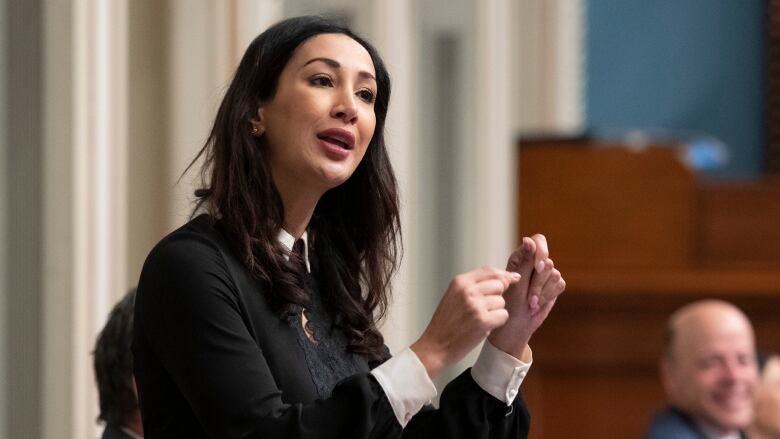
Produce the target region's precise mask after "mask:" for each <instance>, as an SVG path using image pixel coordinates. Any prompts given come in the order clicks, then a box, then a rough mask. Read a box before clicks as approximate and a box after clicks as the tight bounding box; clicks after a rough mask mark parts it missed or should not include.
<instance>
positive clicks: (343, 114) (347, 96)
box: [331, 90, 358, 124]
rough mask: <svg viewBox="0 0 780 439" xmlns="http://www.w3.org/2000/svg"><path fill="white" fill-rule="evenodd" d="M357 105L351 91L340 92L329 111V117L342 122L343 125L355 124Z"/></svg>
mask: <svg viewBox="0 0 780 439" xmlns="http://www.w3.org/2000/svg"><path fill="white" fill-rule="evenodd" d="M357 114H358V112H357V103H356V102H355V96H354V95H353V94H352V91H351V90H350V91H346V90H345V91H342V92H340V93H339V94H338V100H337V101H336V102H335V105H334V106H333V109H332V110H331V116H333V117H336V118H339V119H341V120H343V121H344V122H345V123H349V124H354V123H355V122H357Z"/></svg>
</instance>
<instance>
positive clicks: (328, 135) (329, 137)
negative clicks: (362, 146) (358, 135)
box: [317, 128, 355, 149]
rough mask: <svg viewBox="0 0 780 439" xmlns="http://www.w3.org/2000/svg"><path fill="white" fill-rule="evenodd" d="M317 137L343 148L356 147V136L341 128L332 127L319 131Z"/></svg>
mask: <svg viewBox="0 0 780 439" xmlns="http://www.w3.org/2000/svg"><path fill="white" fill-rule="evenodd" d="M317 138H318V139H320V140H322V141H324V142H327V143H329V144H331V145H335V146H337V147H340V148H343V149H353V148H354V147H355V136H354V135H353V134H352V133H350V132H349V131H347V130H345V129H341V128H331V129H327V130H324V131H320V132H319V133H317Z"/></svg>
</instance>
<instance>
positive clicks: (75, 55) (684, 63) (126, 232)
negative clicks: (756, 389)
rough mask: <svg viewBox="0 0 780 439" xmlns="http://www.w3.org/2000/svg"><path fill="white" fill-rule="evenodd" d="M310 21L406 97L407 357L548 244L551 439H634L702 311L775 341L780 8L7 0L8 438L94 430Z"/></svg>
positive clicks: (0, 389) (545, 404)
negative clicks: (266, 75)
mask: <svg viewBox="0 0 780 439" xmlns="http://www.w3.org/2000/svg"><path fill="white" fill-rule="evenodd" d="M301 14H324V15H328V16H332V17H335V18H337V19H340V20H342V21H344V22H346V23H348V24H349V25H351V26H352V27H353V28H354V29H355V30H356V31H358V33H360V34H362V35H364V36H366V37H367V38H368V39H369V40H371V41H372V42H373V43H374V44H375V45H376V46H377V47H378V49H379V51H380V53H382V55H383V57H384V59H385V61H386V63H387V65H388V68H389V70H390V72H391V75H392V78H393V87H394V88H393V98H392V104H391V106H390V114H389V118H388V124H387V134H388V144H389V146H390V149H391V154H392V159H393V161H394V165H395V168H396V171H397V174H398V177H399V180H400V182H401V186H402V193H401V196H402V203H403V208H402V209H403V210H402V214H403V227H404V243H405V254H404V262H403V265H402V268H401V271H400V273H399V274H398V276H397V278H396V282H395V300H394V303H393V307H392V309H391V317H390V318H389V319H388V320H387V321H386V322H385V324H384V330H383V332H384V333H385V335H386V337H387V342H388V344H389V345H390V347H391V350H393V351H395V350H398V349H401V348H402V347H404V346H406V345H408V344H409V343H410V342H412V341H413V340H414V339H415V338H416V337H417V336H418V335H419V334H420V332H421V331H422V329H423V328H424V327H425V325H426V324H427V322H428V319H429V317H430V315H431V314H432V312H433V309H434V308H435V306H436V304H437V303H438V300H439V297H440V294H441V292H442V291H443V289H444V288H445V287H446V285H447V283H448V282H449V280H450V278H451V277H452V276H453V275H454V274H456V273H458V272H460V271H464V270H468V269H471V268H473V267H475V266H479V265H483V264H491V265H496V266H503V265H504V263H505V260H506V257H507V255H508V254H509V252H510V251H511V249H512V248H513V247H514V246H515V245H516V243H517V242H518V241H519V237H520V236H522V235H523V234H529V233H535V232H542V233H545V234H546V235H547V236H548V239H549V241H550V244H551V249H552V257H553V259H554V260H555V261H556V266H558V267H559V268H560V269H561V271H562V272H563V273H564V276H565V278H566V279H567V283H568V285H569V286H568V289H567V293H566V295H565V296H564V298H563V299H562V300H561V301H560V302H559V303H558V305H557V307H556V311H555V312H554V314H553V315H552V316H551V317H550V319H549V320H548V322H547V323H546V325H545V326H544V327H543V328H542V329H541V330H540V331H539V332H538V334H537V335H536V337H535V338H534V340H533V341H532V346H533V348H534V357H535V360H534V367H533V369H532V372H531V373H530V375H529V377H528V378H527V380H526V383H525V384H524V385H523V386H524V392H525V396H526V399H527V400H528V403H529V406H530V409H531V411H532V413H533V423H532V433H531V434H532V437H534V438H542V437H544V438H568V437H572V436H574V435H575V434H576V437H579V438H589V437H594V438H595V437H636V436H638V435H639V433H640V432H642V431H643V430H644V428H645V426H646V425H647V422H648V421H649V419H650V416H651V414H652V412H653V411H654V410H656V409H658V408H660V407H661V406H662V405H663V395H662V393H661V389H660V385H659V384H658V380H657V378H656V368H655V361H656V358H657V356H658V355H659V353H660V348H661V341H662V333H663V323H664V321H665V318H666V317H667V315H668V314H669V313H670V312H671V311H672V310H673V309H675V308H676V307H678V306H680V305H682V304H683V303H686V302H688V301H691V300H694V299H697V298H701V297H721V298H724V299H727V300H731V301H732V302H734V303H736V304H737V305H739V306H740V307H742V308H743V309H744V310H745V311H746V312H747V313H748V315H749V316H750V317H751V319H753V322H754V324H755V325H756V329H757V334H758V343H759V345H761V346H763V347H765V348H767V349H770V350H775V351H778V350H780V320H778V319H777V315H778V311H780V253H778V249H780V227H778V225H779V224H780V181H778V175H780V134H779V133H780V44H779V43H778V39H780V1H778V0H741V1H739V2H736V1H718V0H674V1H672V0H660V1H654V2H646V1H641V0H514V1H510V0H484V1H479V0H416V1H415V0H321V1H315V0H0V101H2V106H0V144H2V147H3V149H2V154H0V179H2V180H0V242H2V243H3V245H2V247H1V248H0V291H1V292H2V294H0V328H1V329H0V437H8V438H30V439H36V438H54V437H73V438H77V437H78V438H83V437H98V434H99V431H100V429H99V428H98V426H97V425H96V424H95V422H94V420H95V418H96V416H97V395H96V391H95V386H94V379H93V375H92V363H91V361H92V358H91V351H92V349H93V343H94V339H95V336H96V334H97V332H98V330H99V329H100V328H101V327H102V325H103V323H104V322H105V319H106V316H107V314H108V311H109V310H110V307H111V306H112V305H113V303H114V302H115V301H116V300H117V299H119V298H120V297H121V296H122V295H123V294H124V293H125V291H127V289H128V288H129V287H131V286H133V285H135V283H136V282H137V279H138V275H139V273H140V270H141V267H142V264H143V261H144V258H145V256H146V254H147V253H148V252H149V250H150V249H151V248H152V246H153V245H154V244H155V243H156V242H157V241H158V240H159V239H160V238H162V237H163V236H164V235H165V234H166V233H168V232H169V231H171V230H173V229H174V228H176V227H177V226H178V225H180V224H182V223H183V222H184V221H186V219H187V217H188V215H189V214H190V213H191V208H192V205H191V200H192V191H193V188H194V186H195V185H196V184H197V181H198V177H199V176H198V175H197V173H195V172H191V173H189V174H185V175H182V172H183V171H184V169H185V167H186V166H187V164H189V162H190V161H191V160H192V159H193V158H194V155H195V153H196V152H197V151H198V149H199V148H200V147H201V146H202V144H203V142H204V140H205V138H206V136H207V134H208V131H209V129H210V127H211V123H212V120H213V117H214V115H215V112H216V108H217V105H218V103H219V100H220V98H221V95H222V93H223V91H224V90H225V88H226V86H227V84H228V82H229V80H230V77H231V74H232V71H233V69H234V68H235V66H236V65H237V62H238V60H239V59H240V57H241V55H242V53H243V50H244V48H245V47H246V46H247V45H248V43H249V42H250V41H251V39H252V38H254V37H255V36H256V35H257V34H258V33H259V32H261V31H262V30H263V29H265V28H266V27H267V26H268V25H269V24H271V23H273V22H275V21H277V20H279V19H281V18H284V17H288V16H294V15H301ZM196 169H197V168H196ZM472 361H473V358H469V359H466V360H464V362H463V366H464V367H465V366H468V365H469V364H470V363H471V362H472ZM456 373H457V371H456V370H453V371H452V373H451V374H450V377H452V376H454V375H455V374H456ZM445 378H449V377H445ZM443 382H446V380H443V381H442V383H443ZM574 432H576V433H574Z"/></svg>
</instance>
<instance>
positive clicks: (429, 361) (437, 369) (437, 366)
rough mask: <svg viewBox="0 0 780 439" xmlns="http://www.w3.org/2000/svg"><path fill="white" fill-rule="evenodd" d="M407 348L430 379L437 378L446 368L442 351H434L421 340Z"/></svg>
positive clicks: (434, 349) (433, 348)
mask: <svg viewBox="0 0 780 439" xmlns="http://www.w3.org/2000/svg"><path fill="white" fill-rule="evenodd" d="M409 348H410V349H411V350H412V352H414V354H415V355H417V358H418V359H419V360H420V363H422V364H423V366H425V371H426V372H427V373H428V376H429V377H430V378H431V379H434V378H436V377H437V376H439V375H440V374H441V372H442V371H443V370H444V369H445V368H446V367H447V361H446V360H445V357H446V355H445V354H444V352H443V350H442V349H436V348H435V347H433V346H431V344H430V343H427V342H426V341H425V340H423V339H422V338H421V339H419V340H417V341H416V342H414V343H413V344H412V345H411V346H410V347H409Z"/></svg>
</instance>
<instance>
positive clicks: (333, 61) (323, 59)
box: [301, 57, 376, 81]
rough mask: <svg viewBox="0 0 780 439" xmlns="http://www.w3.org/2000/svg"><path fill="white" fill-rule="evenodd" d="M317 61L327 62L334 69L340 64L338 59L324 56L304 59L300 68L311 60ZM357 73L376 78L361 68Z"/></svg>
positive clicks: (339, 66)
mask: <svg viewBox="0 0 780 439" xmlns="http://www.w3.org/2000/svg"><path fill="white" fill-rule="evenodd" d="M317 61H320V62H323V63H325V64H327V65H328V66H330V67H333V68H334V69H338V68H341V64H340V63H339V62H338V61H336V60H335V59H331V58H325V57H317V58H312V59H310V60H308V61H306V62H305V63H304V64H303V65H302V66H301V68H303V67H306V66H308V65H309V64H311V63H313V62H317ZM358 75H359V76H361V77H364V78H368V79H372V80H374V81H376V78H375V77H374V75H372V74H371V73H369V72H367V71H365V70H361V71H360V72H358Z"/></svg>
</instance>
